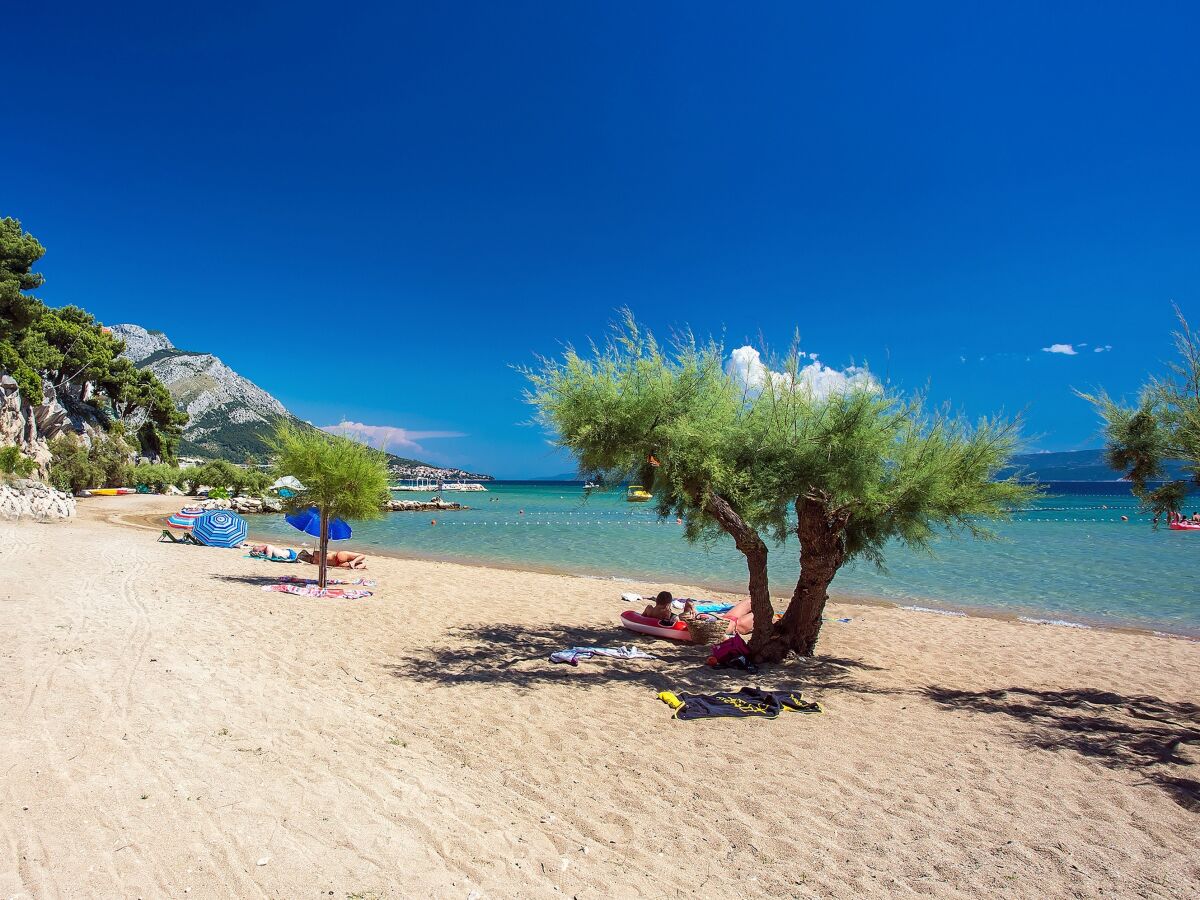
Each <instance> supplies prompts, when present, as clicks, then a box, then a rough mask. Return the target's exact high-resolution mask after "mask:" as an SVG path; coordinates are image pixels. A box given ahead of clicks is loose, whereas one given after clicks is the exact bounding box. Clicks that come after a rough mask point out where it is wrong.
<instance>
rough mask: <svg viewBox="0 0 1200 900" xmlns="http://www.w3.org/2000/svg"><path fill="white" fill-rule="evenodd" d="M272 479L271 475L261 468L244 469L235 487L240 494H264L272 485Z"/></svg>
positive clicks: (239, 473) (240, 472)
mask: <svg viewBox="0 0 1200 900" xmlns="http://www.w3.org/2000/svg"><path fill="white" fill-rule="evenodd" d="M271 481H272V478H271V476H270V475H268V474H267V473H266V472H263V471H262V470H260V469H242V470H240V471H239V472H238V480H237V483H236V484H235V485H234V488H235V489H236V490H237V492H238V493H239V494H246V495H255V494H262V493H265V492H266V490H267V488H269V487H270V486H271Z"/></svg>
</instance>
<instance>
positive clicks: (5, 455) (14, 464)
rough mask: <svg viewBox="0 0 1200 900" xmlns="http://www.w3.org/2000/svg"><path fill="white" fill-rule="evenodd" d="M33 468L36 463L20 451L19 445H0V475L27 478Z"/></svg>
mask: <svg viewBox="0 0 1200 900" xmlns="http://www.w3.org/2000/svg"><path fill="white" fill-rule="evenodd" d="M35 469H37V463H35V462H34V461H33V460H32V459H30V458H29V457H28V456H26V455H25V454H24V453H22V452H21V449H20V448H19V447H0V475H15V476H16V477H17V478H28V477H29V476H30V475H32V474H33V472H34V470H35Z"/></svg>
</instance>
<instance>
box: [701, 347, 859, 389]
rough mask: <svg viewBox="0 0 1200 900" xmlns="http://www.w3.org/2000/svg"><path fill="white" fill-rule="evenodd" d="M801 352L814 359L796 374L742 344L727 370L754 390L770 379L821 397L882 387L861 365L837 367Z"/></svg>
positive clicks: (781, 386) (774, 384) (783, 386)
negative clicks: (774, 368)
mask: <svg viewBox="0 0 1200 900" xmlns="http://www.w3.org/2000/svg"><path fill="white" fill-rule="evenodd" d="M799 355H800V356H801V357H804V356H806V355H807V357H808V358H809V359H810V360H812V362H810V363H809V364H808V365H806V366H801V367H800V370H799V371H798V372H797V373H796V375H795V377H794V378H793V376H792V375H791V374H790V373H788V372H772V371H771V370H770V369H768V368H767V367H766V365H765V364H764V363H763V361H762V355H761V354H760V353H759V352H758V351H757V350H755V349H754V348H753V347H750V346H746V347H738V348H737V349H736V350H734V351H733V352H732V353H730V354H729V361H728V362H727V363H726V364H725V371H726V372H728V373H729V375H730V377H732V378H733V379H734V381H736V382H737V383H738V384H739V385H741V386H742V388H743V390H745V391H746V392H747V393H750V394H759V393H761V392H762V390H763V388H764V387H765V386H766V385H767V384H768V382H769V383H770V384H771V385H772V387H774V388H775V389H776V390H789V389H794V390H802V391H805V392H807V393H808V394H809V395H810V396H812V397H813V398H814V399H817V400H823V399H824V398H826V397H828V396H830V395H831V394H843V393H846V392H847V391H851V390H869V391H878V390H880V386H879V382H878V381H876V380H875V377H874V376H873V375H872V374H871V373H870V372H868V371H867V370H866V369H864V368H862V367H861V366H850V367H848V368H846V369H834V368H832V367H830V366H826V365H823V364H822V363H820V362H818V361H817V355H816V354H815V353H809V354H804V353H800V354H799Z"/></svg>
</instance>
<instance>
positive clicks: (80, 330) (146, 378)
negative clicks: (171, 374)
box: [0, 218, 187, 460]
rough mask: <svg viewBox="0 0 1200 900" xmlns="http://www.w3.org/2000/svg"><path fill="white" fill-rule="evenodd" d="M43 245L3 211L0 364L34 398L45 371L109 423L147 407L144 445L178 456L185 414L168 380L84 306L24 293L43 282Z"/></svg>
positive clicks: (63, 391) (60, 390) (39, 397)
mask: <svg viewBox="0 0 1200 900" xmlns="http://www.w3.org/2000/svg"><path fill="white" fill-rule="evenodd" d="M45 252H46V251H45V248H44V247H43V246H42V245H41V244H40V243H38V241H37V239H36V238H34V237H33V236H32V235H29V234H26V233H24V232H23V231H22V230H21V223H20V222H18V221H17V220H16V219H10V218H4V219H0V371H3V372H5V373H7V374H9V375H11V376H12V377H13V379H14V380H15V381H16V382H17V388H18V390H19V391H20V394H21V396H22V398H24V400H25V401H26V402H28V403H30V404H32V405H37V404H39V403H41V402H43V400H44V399H45V392H44V390H43V379H46V380H47V381H49V382H50V383H51V384H53V385H54V388H55V391H56V393H57V394H58V395H59V396H60V397H66V398H69V399H70V400H73V401H74V402H76V403H79V404H85V405H87V406H89V407H91V408H93V409H94V411H95V412H96V415H97V416H98V417H99V418H100V419H101V421H103V422H105V423H106V424H111V423H112V422H116V421H121V420H123V419H128V418H129V417H131V416H133V415H135V414H137V413H144V414H145V420H146V421H145V424H144V425H142V427H141V428H140V429H139V431H138V434H137V436H136V437H137V440H138V443H139V445H140V446H141V449H142V452H143V453H146V454H150V455H154V456H159V457H162V458H164V459H168V460H169V459H171V458H173V457H174V454H175V452H176V448H177V446H178V444H179V439H180V436H181V435H182V433H183V426H184V425H185V424H186V422H187V415H186V414H185V413H182V412H180V411H179V410H178V409H176V407H175V403H174V401H173V400H172V399H171V395H170V393H169V392H168V391H167V389H166V387H164V386H163V384H162V383H161V382H160V381H159V380H158V379H157V378H155V377H154V375H153V373H151V372H146V371H140V370H138V369H137V368H136V367H135V366H134V365H133V364H132V363H130V362H129V361H128V360H126V359H122V358H120V353H121V351H122V350H123V349H124V345H123V344H122V343H121V342H120V341H119V340H117V339H115V338H114V337H112V335H111V334H109V333H108V332H106V331H105V330H104V329H103V328H102V327H101V326H100V324H99V323H98V322H96V320H95V319H94V318H92V316H91V315H89V314H88V313H87V312H85V311H84V310H82V309H80V308H78V307H76V306H65V307H62V308H61V309H51V308H50V307H48V306H46V305H45V304H44V303H42V302H41V301H40V300H38V299H37V298H36V297H32V296H29V295H28V294H26V293H25V292H26V291H31V290H34V289H36V288H37V287H39V286H40V285H41V284H42V276H41V275H39V274H37V273H35V272H33V271H32V268H33V266H34V265H35V264H36V263H37V261H38V260H39V259H41V257H42V255H43V254H44V253H45Z"/></svg>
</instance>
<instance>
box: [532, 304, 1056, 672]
mask: <svg viewBox="0 0 1200 900" xmlns="http://www.w3.org/2000/svg"><path fill="white" fill-rule="evenodd" d="M806 359H807V362H806ZM521 371H522V372H523V374H524V375H525V376H526V377H527V379H528V380H529V383H530V387H529V388H528V389H527V391H526V399H527V401H528V402H529V403H530V404H532V405H533V406H534V407H535V409H536V419H537V421H539V422H541V423H542V424H543V425H544V426H546V428H547V430H548V431H549V432H550V433H551V434H552V435H553V436H554V439H555V441H556V442H557V444H558V445H559V446H561V447H564V448H566V449H567V450H569V451H570V452H571V453H572V454H573V455H574V457H575V459H576V461H577V463H578V466H579V470H580V471H583V472H597V473H600V475H601V477H602V478H603V479H604V480H605V481H606V482H608V483H620V482H621V481H623V480H625V479H627V478H632V477H634V476H636V477H637V478H638V480H639V481H640V482H641V483H642V484H643V485H645V486H646V487H647V488H648V489H651V490H653V492H654V494H655V499H656V500H657V504H658V514H659V515H660V516H663V517H665V516H679V517H682V518H683V520H684V525H685V535H686V537H687V539H688V540H689V541H693V542H695V541H702V540H705V539H711V538H713V537H715V536H718V535H721V534H725V535H728V536H729V537H731V538H732V539H733V542H734V545H735V546H736V547H737V549H738V550H739V551H740V552H741V553H742V554H743V555H744V556H745V559H746V567H747V571H748V575H749V593H750V600H751V605H752V608H753V613H754V622H755V628H754V635H753V638H752V640H751V644H750V650H751V654H752V656H753V657H754V658H755V659H756V660H758V661H760V662H761V661H766V662H771V661H778V660H780V659H782V658H783V657H785V656H786V655H788V654H789V653H792V652H795V653H798V654H801V655H805V656H808V655H811V654H812V653H813V652H814V649H815V647H816V644H817V637H818V635H819V634H820V630H821V614H822V611H823V610H824V608H825V604H826V601H827V599H828V590H829V585H830V582H832V581H833V579H834V576H836V575H837V572H838V570H839V569H840V568H841V567H842V566H843V565H845V564H846V563H847V562H850V561H851V560H853V559H856V558H859V557H861V558H863V559H865V560H867V561H869V562H872V563H874V564H876V565H879V566H882V564H883V561H884V552H885V549H886V548H887V546H888V545H889V543H890V542H893V541H895V542H898V543H901V544H905V545H907V546H909V547H913V548H918V549H925V548H928V547H929V545H930V542H931V540H932V539H933V538H934V537H935V535H938V534H940V533H946V532H949V533H963V534H967V535H970V536H973V537H990V536H991V532H989V531H988V530H987V529H986V528H985V523H986V522H987V521H988V520H993V519H999V518H1004V517H1006V516H1007V514H1008V512H1009V511H1010V510H1011V509H1012V508H1013V507H1015V506H1019V505H1020V504H1022V503H1024V502H1026V501H1027V500H1028V498H1029V496H1030V494H1031V491H1032V488H1031V487H1029V486H1027V485H1023V484H1021V483H1019V482H1018V481H1017V480H1016V479H1015V478H1009V479H999V478H998V473H999V472H1000V470H1001V469H1002V468H1003V467H1004V466H1005V465H1006V464H1007V463H1008V461H1009V458H1010V456H1011V455H1012V453H1013V451H1014V450H1015V448H1016V444H1017V424H1016V423H1015V422H1007V421H1002V420H999V419H986V420H983V421H981V422H979V423H978V424H976V425H974V426H972V425H969V424H967V423H966V422H964V421H963V420H962V419H960V418H957V417H954V416H951V415H949V414H947V413H945V412H941V411H935V412H927V411H926V410H925V409H924V405H923V400H922V398H920V397H916V398H904V397H901V396H900V395H898V394H897V393H896V392H895V391H893V390H890V389H887V388H885V387H884V386H882V385H881V384H880V383H879V382H878V381H877V380H876V379H875V378H874V377H873V376H872V375H871V374H870V372H869V371H867V370H866V369H864V368H858V367H851V368H850V369H847V370H836V369H832V368H829V367H826V366H824V365H823V364H821V363H819V362H817V361H816V360H815V359H812V358H811V357H806V356H805V354H803V353H801V352H800V351H799V349H798V348H797V347H793V350H792V352H791V353H790V354H789V355H788V356H787V358H786V359H783V360H781V361H779V363H778V365H777V366H776V367H775V370H774V371H772V370H771V369H770V368H768V366H767V365H766V364H764V363H763V362H762V358H761V355H760V354H759V353H758V351H756V350H754V349H753V348H750V347H742V348H738V349H737V350H734V351H733V353H732V354H730V355H729V356H728V358H727V356H726V352H725V348H724V346H723V345H722V344H721V343H719V342H716V341H710V342H708V343H703V344H702V343H699V342H697V340H696V339H695V338H694V337H693V336H692V335H691V334H684V335H682V336H681V337H677V338H676V339H675V340H674V341H673V342H672V343H671V345H670V346H669V347H663V346H661V345H660V344H659V343H658V342H657V341H656V340H655V339H654V337H653V336H652V335H651V334H649V333H648V332H646V331H644V330H642V329H640V328H639V326H638V325H637V323H636V322H635V321H634V319H633V317H632V315H630V314H629V313H625V315H624V319H623V321H622V322H621V324H620V325H618V326H617V327H615V328H614V329H613V330H612V331H611V333H610V335H609V337H608V339H607V341H606V342H605V343H604V344H603V345H593V346H592V347H591V348H590V352H588V353H587V354H586V355H585V354H580V353H578V352H576V351H575V350H574V349H572V348H568V349H567V350H566V351H565V353H564V354H563V355H562V356H561V357H560V358H554V359H551V358H544V357H543V358H539V359H538V361H537V364H536V365H534V366H531V367H525V368H523V369H522V370H521ZM792 536H795V538H796V539H797V541H798V547H799V561H800V571H799V578H798V580H797V582H796V585H795V588H794V589H793V590H792V595H791V601H790V602H789V603H788V606H787V608H786V610H785V612H784V614H783V617H782V619H781V620H780V621H779V622H777V623H776V622H774V621H773V618H774V616H773V608H772V604H771V592H770V584H769V580H768V575H767V560H768V554H769V552H770V546H769V545H776V546H782V545H784V544H785V543H786V542H787V541H788V539H789V538H790V537H792Z"/></svg>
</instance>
